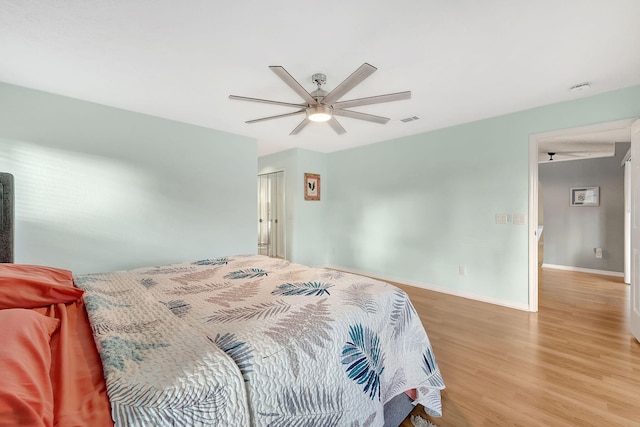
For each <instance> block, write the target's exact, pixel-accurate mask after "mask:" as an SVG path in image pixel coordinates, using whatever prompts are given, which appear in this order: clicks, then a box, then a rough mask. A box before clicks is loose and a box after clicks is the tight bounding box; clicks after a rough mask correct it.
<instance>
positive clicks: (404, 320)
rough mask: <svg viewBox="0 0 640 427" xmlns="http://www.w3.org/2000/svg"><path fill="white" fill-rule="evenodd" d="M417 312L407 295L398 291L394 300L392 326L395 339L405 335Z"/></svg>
mask: <svg viewBox="0 0 640 427" xmlns="http://www.w3.org/2000/svg"><path fill="white" fill-rule="evenodd" d="M415 312H416V309H415V308H413V304H411V300H409V297H408V296H407V294H406V293H405V292H404V291H403V290H401V289H396V290H395V291H394V298H393V311H391V326H392V327H393V335H394V336H395V337H399V336H401V335H402V334H403V333H404V330H405V328H406V327H407V325H409V324H410V323H411V317H412V316H413V315H414V314H415Z"/></svg>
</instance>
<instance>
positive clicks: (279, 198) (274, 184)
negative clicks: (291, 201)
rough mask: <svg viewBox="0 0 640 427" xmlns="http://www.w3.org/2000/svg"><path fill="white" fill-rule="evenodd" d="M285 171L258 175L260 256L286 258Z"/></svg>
mask: <svg viewBox="0 0 640 427" xmlns="http://www.w3.org/2000/svg"><path fill="white" fill-rule="evenodd" d="M284 219H285V185H284V171H280V172H272V173H267V174H262V175H258V254H259V255H266V256H269V257H275V258H282V259H284V258H285V235H286V234H285V232H286V230H285V223H286V221H284Z"/></svg>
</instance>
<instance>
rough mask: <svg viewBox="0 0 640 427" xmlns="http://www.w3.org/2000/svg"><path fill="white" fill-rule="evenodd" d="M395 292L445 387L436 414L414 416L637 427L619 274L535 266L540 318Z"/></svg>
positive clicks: (638, 378) (632, 347)
mask: <svg viewBox="0 0 640 427" xmlns="http://www.w3.org/2000/svg"><path fill="white" fill-rule="evenodd" d="M398 286H399V287H401V288H402V289H404V290H405V291H406V292H407V293H408V294H409V296H410V298H411V300H412V302H413V304H414V306H415V307H416V310H417V312H418V313H419V315H420V318H421V319H422V322H423V324H424V326H425V329H426V330H427V333H428V335H429V338H430V340H431V344H432V346H433V349H434V352H435V355H436V359H437V361H438V364H439V366H440V370H441V371H442V376H443V377H444V381H445V384H446V386H447V388H446V390H444V391H443V393H442V404H443V412H444V414H443V416H442V417H441V418H429V417H428V416H427V415H426V414H425V413H424V410H423V408H422V407H417V408H416V409H415V410H414V412H413V413H414V414H419V415H421V416H422V417H423V418H426V419H429V420H430V421H432V422H433V423H434V424H436V425H437V426H438V427H448V426H451V427H454V426H455V427H465V426H581V427H582V426H600V427H612V426H636V427H637V426H640V344H639V343H638V342H637V341H636V340H635V339H634V338H633V337H632V336H631V335H630V333H629V329H628V326H627V319H628V302H629V287H628V286H627V285H625V284H624V283H623V282H622V279H621V278H616V277H608V276H599V275H593V274H585V273H575V272H568V271H561V270H551V269H543V270H540V286H539V289H540V294H539V312H538V313H528V312H524V311H520V310H514V309H509V308H505V307H501V306H496V305H492V304H487V303H482V302H477V301H472V300H468V299H464V298H459V297H454V296H450V295H445V294H440V293H436V292H431V291H427V290H423V289H419V288H415V287H411V286H403V285H401V284H399V285H398ZM402 426H403V427H411V426H412V424H411V422H410V421H409V419H406V420H405V421H404V422H403V424H402Z"/></svg>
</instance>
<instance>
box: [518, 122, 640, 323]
mask: <svg viewBox="0 0 640 427" xmlns="http://www.w3.org/2000/svg"><path fill="white" fill-rule="evenodd" d="M637 119H638V118H637V117H634V118H631V119H624V120H615V121H611V122H606V123H598V124H595V125H588V126H579V127H574V128H566V129H560V130H556V131H551V132H542V133H535V134H531V135H529V239H528V240H529V311H533V312H536V311H538V238H537V235H536V234H537V231H538V140H540V139H544V138H549V137H557V136H578V135H583V134H587V133H595V132H604V131H608V130H614V129H620V128H625V127H631V124H632V123H633V122H634V121H636V120H637ZM543 232H544V231H543Z"/></svg>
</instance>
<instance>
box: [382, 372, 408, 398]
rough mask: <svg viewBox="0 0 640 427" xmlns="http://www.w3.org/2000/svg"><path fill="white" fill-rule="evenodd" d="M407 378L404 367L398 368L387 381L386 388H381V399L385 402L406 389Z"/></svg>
mask: <svg viewBox="0 0 640 427" xmlns="http://www.w3.org/2000/svg"><path fill="white" fill-rule="evenodd" d="M406 383H407V378H406V376H405V373H404V369H402V368H399V369H398V370H396V372H395V373H394V374H393V377H392V379H391V381H387V384H386V388H384V389H382V401H383V402H387V401H389V400H391V399H392V398H393V397H395V396H397V395H398V394H400V393H403V392H405V391H407V384H406Z"/></svg>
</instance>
